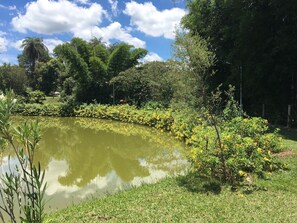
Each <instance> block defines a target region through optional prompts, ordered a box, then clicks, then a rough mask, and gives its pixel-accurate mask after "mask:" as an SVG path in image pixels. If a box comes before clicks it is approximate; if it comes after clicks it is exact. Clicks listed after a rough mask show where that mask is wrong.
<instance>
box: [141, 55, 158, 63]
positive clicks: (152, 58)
mask: <svg viewBox="0 0 297 223" xmlns="http://www.w3.org/2000/svg"><path fill="white" fill-rule="evenodd" d="M152 61H163V58H162V57H160V56H159V55H158V54H156V53H153V52H151V53H149V54H147V55H146V56H145V57H144V58H143V59H142V60H141V62H143V63H147V62H152Z"/></svg>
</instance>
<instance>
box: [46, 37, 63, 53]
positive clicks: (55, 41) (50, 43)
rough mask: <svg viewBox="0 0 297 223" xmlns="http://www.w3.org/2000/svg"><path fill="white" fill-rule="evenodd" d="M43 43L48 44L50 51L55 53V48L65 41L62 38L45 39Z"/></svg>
mask: <svg viewBox="0 0 297 223" xmlns="http://www.w3.org/2000/svg"><path fill="white" fill-rule="evenodd" d="M43 43H44V44H45V45H46V47H47V48H48V50H49V52H50V53H53V50H54V48H55V47H56V46H57V45H59V44H62V43H64V42H63V41H62V40H59V39H44V40H43Z"/></svg>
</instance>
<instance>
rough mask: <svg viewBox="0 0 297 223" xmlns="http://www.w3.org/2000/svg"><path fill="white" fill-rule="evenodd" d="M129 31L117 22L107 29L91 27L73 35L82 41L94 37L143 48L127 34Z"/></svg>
mask: <svg viewBox="0 0 297 223" xmlns="http://www.w3.org/2000/svg"><path fill="white" fill-rule="evenodd" d="M129 31H130V30H129V29H128V30H127V29H125V28H123V27H122V25H121V24H120V23H118V22H113V23H111V24H110V25H109V26H107V27H101V28H100V27H97V26H96V27H93V28H92V29H83V30H80V31H79V32H77V33H75V34H74V35H75V36H77V37H81V38H83V39H90V38H92V37H94V36H96V37H102V39H103V41H104V42H106V43H109V42H110V40H113V39H114V40H120V41H122V42H125V43H128V44H131V45H133V46H135V47H137V48H144V47H145V42H144V41H142V40H140V39H138V38H136V37H133V36H132V35H131V34H130V33H129Z"/></svg>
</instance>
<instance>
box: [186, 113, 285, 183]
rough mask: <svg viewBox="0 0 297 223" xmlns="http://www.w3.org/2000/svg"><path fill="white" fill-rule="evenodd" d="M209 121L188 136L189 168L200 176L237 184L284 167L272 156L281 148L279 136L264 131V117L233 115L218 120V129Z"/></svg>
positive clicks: (265, 129) (265, 128) (265, 122)
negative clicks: (190, 147) (225, 119)
mask: <svg viewBox="0 0 297 223" xmlns="http://www.w3.org/2000/svg"><path fill="white" fill-rule="evenodd" d="M208 117H210V116H208ZM218 122H219V121H218ZM210 123H211V120H210V119H206V120H204V121H203V122H202V123H201V124H200V125H197V126H196V127H195V128H193V134H192V136H191V137H190V138H189V139H188V140H187V144H189V145H191V146H192V149H191V153H190V155H189V160H190V162H191V170H192V171H193V172H197V173H198V174H199V175H200V176H201V177H203V178H209V179H217V180H219V181H221V182H224V183H229V184H231V185H234V186H236V185H240V184H242V183H246V182H249V183H252V182H253V177H255V176H258V177H265V175H266V173H267V172H271V171H274V170H278V169H282V168H284V167H285V166H284V165H283V164H281V163H279V162H277V161H275V160H274V158H273V157H272V153H273V152H277V151H279V150H280V145H281V137H279V136H278V135H277V132H275V133H267V131H268V123H267V121H266V120H264V119H261V118H243V117H236V118H233V119H231V120H230V121H221V122H220V125H218V126H216V127H217V130H218V131H216V128H215V127H214V126H213V125H212V124H210Z"/></svg>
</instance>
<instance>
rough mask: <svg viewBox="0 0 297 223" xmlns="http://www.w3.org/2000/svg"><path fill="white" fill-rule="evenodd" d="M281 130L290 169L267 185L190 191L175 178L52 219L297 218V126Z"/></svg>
mask: <svg viewBox="0 0 297 223" xmlns="http://www.w3.org/2000/svg"><path fill="white" fill-rule="evenodd" d="M281 134H282V135H283V136H284V137H285V139H286V140H285V141H284V143H285V146H286V147H287V148H288V150H289V151H291V152H284V153H280V154H279V155H278V156H280V157H279V159H282V160H283V161H286V162H287V163H288V164H289V166H290V170H289V171H285V172H278V173H273V174H272V175H271V180H259V181H258V185H260V186H261V187H262V188H266V189H267V190H265V189H263V190H258V191H255V192H253V193H251V194H242V193H240V192H231V191H230V189H229V188H223V190H222V191H221V193H219V194H213V193H205V192H204V193H203V192H191V191H189V190H188V189H187V188H186V187H185V186H183V185H180V181H179V180H178V179H177V178H171V179H166V180H163V181H162V182H160V183H157V184H154V185H145V186H143V187H140V188H135V189H133V190H130V191H124V192H121V193H119V194H116V195H112V196H109V197H106V198H103V199H92V200H90V201H87V202H84V203H81V204H79V205H75V206H72V207H69V208H67V209H63V210H60V211H58V212H56V213H52V214H50V215H48V216H47V222H75V223H77V222H105V221H106V222H292V223H293V222H296V219H297V211H296V210H297V187H296V185H297V155H296V154H297V131H288V130H283V131H281Z"/></svg>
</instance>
